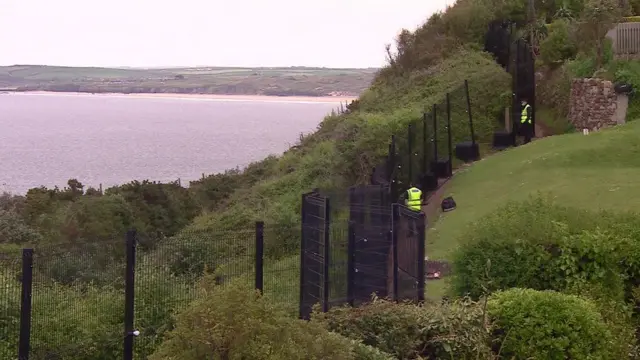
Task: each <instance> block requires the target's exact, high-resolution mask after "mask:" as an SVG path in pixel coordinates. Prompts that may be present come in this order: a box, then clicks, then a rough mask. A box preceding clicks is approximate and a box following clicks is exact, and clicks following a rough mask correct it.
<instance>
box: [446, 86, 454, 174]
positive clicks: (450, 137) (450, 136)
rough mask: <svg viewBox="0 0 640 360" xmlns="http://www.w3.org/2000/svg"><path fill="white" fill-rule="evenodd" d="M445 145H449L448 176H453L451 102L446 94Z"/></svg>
mask: <svg viewBox="0 0 640 360" xmlns="http://www.w3.org/2000/svg"><path fill="white" fill-rule="evenodd" d="M447 143H448V145H449V169H448V171H449V173H448V174H447V175H448V176H451V175H453V144H452V143H453V139H452V135H451V101H450V100H449V93H447Z"/></svg>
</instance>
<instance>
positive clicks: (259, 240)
mask: <svg viewBox="0 0 640 360" xmlns="http://www.w3.org/2000/svg"><path fill="white" fill-rule="evenodd" d="M263 266H264V222H263V221H256V263H255V275H256V289H257V290H260V293H262V292H263V290H264V289H263V285H264V282H263V281H264V273H263V271H264V268H263Z"/></svg>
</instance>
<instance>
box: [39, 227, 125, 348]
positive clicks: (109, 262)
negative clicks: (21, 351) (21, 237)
mask: <svg viewBox="0 0 640 360" xmlns="http://www.w3.org/2000/svg"><path fill="white" fill-rule="evenodd" d="M123 244H124V242H123V240H122V239H114V240H113V241H108V242H101V243H82V244H65V245H57V246H49V247H41V248H38V249H37V250H36V251H34V256H33V279H32V280H33V282H32V291H33V292H32V298H31V326H30V337H29V338H30V354H29V355H30V356H29V358H30V359H90V358H91V359H111V358H116V357H118V356H121V354H122V320H121V317H122V313H123V309H124V303H123V301H122V294H123V287H124V278H123V277H122V275H123V274H124V264H125V261H124V259H125V257H124V246H123Z"/></svg>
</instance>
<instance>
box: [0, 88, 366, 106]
mask: <svg viewBox="0 0 640 360" xmlns="http://www.w3.org/2000/svg"><path fill="white" fill-rule="evenodd" d="M3 94H6V95H49V96H56V95H58V96H91V97H99V96H103V97H104V96H108V97H123V98H147V99H152V98H156V99H157V98H165V99H184V100H198V99H200V100H213V101H215V100H219V101H256V102H291V103H336V104H339V103H345V102H347V103H348V102H351V101H353V100H355V99H357V96H273V95H218V94H180V93H131V94H126V93H118V92H110V93H90V92H63V91H42V90H35V91H15V90H14V91H8V90H4V91H2V92H0V95H3Z"/></svg>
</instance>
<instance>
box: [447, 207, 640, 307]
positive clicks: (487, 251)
mask: <svg viewBox="0 0 640 360" xmlns="http://www.w3.org/2000/svg"><path fill="white" fill-rule="evenodd" d="M504 219H509V222H508V226H505V222H504ZM635 226H638V221H637V220H636V219H635V218H634V217H633V216H632V215H628V216H624V215H616V214H612V213H605V212H601V213H592V212H588V211H583V210H578V209H573V208H568V207H563V206H559V205H557V204H554V203H553V202H552V201H549V200H548V199H545V198H543V197H537V198H532V199H530V200H528V201H526V202H521V203H515V202H514V203H510V204H507V205H506V206H504V207H503V208H501V209H499V210H498V211H496V212H495V213H493V214H491V215H489V216H487V217H485V218H483V219H482V220H481V221H478V222H477V223H475V224H473V225H472V226H471V227H470V228H469V230H468V231H467V232H465V235H464V237H465V238H464V240H463V244H462V245H461V247H460V248H459V249H457V251H456V253H455V255H454V261H453V266H454V274H455V276H454V279H453V282H452V285H453V289H454V291H455V293H457V294H459V295H470V296H472V297H473V298H478V297H480V296H482V295H483V294H484V293H485V291H495V290H500V289H508V288H511V287H526V288H532V289H539V290H546V289H553V290H563V289H564V288H566V287H567V286H569V285H571V283H572V282H576V281H582V280H589V281H595V282H600V281H606V282H612V281H613V283H609V284H608V286H607V288H608V289H610V290H611V291H612V296H618V295H619V294H614V293H615V292H616V291H622V290H623V289H622V286H619V287H613V286H611V285H612V284H620V281H621V269H620V267H619V263H620V262H622V261H623V260H622V259H621V258H620V251H622V253H625V252H626V253H628V252H629V251H632V250H631V249H635V248H636V247H637V246H635V241H631V240H630V239H633V238H635V236H636V234H637V230H632V228H633V227H635ZM488 260H489V261H490V263H491V266H490V268H489V269H488V271H487V261H488ZM514 260H515V261H514ZM485 274H486V275H485ZM485 287H486V289H485Z"/></svg>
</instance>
